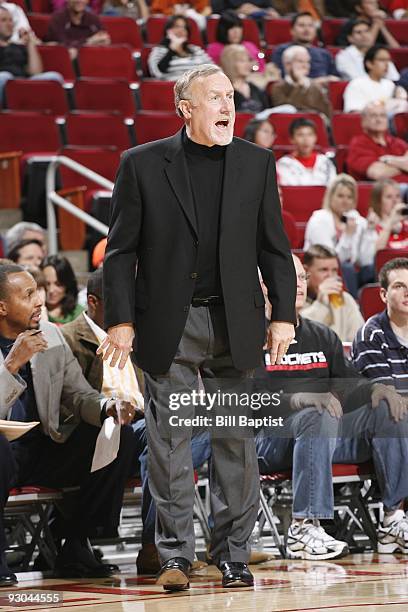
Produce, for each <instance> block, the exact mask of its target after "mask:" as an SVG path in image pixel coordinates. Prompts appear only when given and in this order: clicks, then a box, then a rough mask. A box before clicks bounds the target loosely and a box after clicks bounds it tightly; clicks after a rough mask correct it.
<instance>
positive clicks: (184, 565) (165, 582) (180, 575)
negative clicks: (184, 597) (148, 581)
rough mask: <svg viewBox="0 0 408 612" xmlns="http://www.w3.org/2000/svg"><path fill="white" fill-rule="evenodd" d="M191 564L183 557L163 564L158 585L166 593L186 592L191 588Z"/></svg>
mask: <svg viewBox="0 0 408 612" xmlns="http://www.w3.org/2000/svg"><path fill="white" fill-rule="evenodd" d="M190 567H191V565H190V562H189V561H188V560H187V559H184V558H183V557H174V558H173V559H169V560H168V561H166V563H164V564H163V566H162V568H161V570H160V573H159V575H158V577H157V581H156V584H158V585H161V586H162V587H163V589H164V590H165V591H185V590H186V589H189V588H190V582H189V578H188V576H189V572H190Z"/></svg>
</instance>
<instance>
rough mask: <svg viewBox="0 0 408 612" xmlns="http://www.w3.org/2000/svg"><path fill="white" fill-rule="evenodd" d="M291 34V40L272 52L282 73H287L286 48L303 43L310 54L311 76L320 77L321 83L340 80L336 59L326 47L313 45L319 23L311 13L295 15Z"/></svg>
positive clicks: (274, 61) (273, 59)
mask: <svg viewBox="0 0 408 612" xmlns="http://www.w3.org/2000/svg"><path fill="white" fill-rule="evenodd" d="M291 35H292V40H291V42H288V43H283V44H282V45H278V47H276V49H275V50H274V52H273V54H272V61H273V63H274V64H276V66H278V68H280V70H281V71H282V74H284V73H285V66H284V65H283V63H282V54H283V52H284V51H285V49H287V48H288V47H290V46H291V45H303V46H304V47H306V49H307V50H308V52H309V55H310V61H311V64H310V75H309V76H310V78H312V79H318V80H319V81H318V82H320V83H327V82H328V81H336V80H338V76H337V71H336V67H335V65H334V60H333V58H332V56H331V55H330V53H329V52H328V51H327V50H326V49H322V48H320V47H314V46H313V41H314V40H315V39H316V36H317V24H316V22H315V20H314V19H313V17H312V15H311V14H310V13H307V12H303V13H298V14H297V15H295V16H294V17H293V19H292V27H291Z"/></svg>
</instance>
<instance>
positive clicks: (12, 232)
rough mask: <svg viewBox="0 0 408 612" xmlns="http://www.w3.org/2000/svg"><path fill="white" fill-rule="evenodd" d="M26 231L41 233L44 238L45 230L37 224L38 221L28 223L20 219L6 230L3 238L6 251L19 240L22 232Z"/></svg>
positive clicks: (22, 234)
mask: <svg viewBox="0 0 408 612" xmlns="http://www.w3.org/2000/svg"><path fill="white" fill-rule="evenodd" d="M28 231H32V232H39V233H41V234H42V235H43V237H44V240H45V237H46V232H45V229H44V228H43V227H41V225H38V223H29V222H28V221H20V223H16V224H15V225H13V227H10V229H9V230H8V231H7V232H6V235H5V239H6V248H7V252H9V251H10V250H11V249H12V248H13V247H14V246H15V245H16V244H18V243H19V242H21V240H23V236H24V234H25V233H26V232H28Z"/></svg>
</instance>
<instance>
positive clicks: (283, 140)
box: [268, 113, 329, 147]
mask: <svg viewBox="0 0 408 612" xmlns="http://www.w3.org/2000/svg"><path fill="white" fill-rule="evenodd" d="M299 117H305V118H306V119H311V120H312V121H314V123H315V124H316V128H317V144H318V145H319V146H321V147H328V146H329V139H328V136H327V131H326V126H325V124H324V121H323V119H322V118H321V116H320V115H319V114H318V113H272V114H271V115H269V117H268V121H270V123H271V124H272V125H273V126H274V128H275V132H276V140H275V144H276V145H290V140H289V138H290V137H289V125H290V124H291V123H292V121H294V120H295V119H298V118H299Z"/></svg>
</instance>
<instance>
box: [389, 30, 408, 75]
mask: <svg viewBox="0 0 408 612" xmlns="http://www.w3.org/2000/svg"><path fill="white" fill-rule="evenodd" d="M405 23H406V24H407V25H406V26H405V27H406V29H407V30H408V23H407V20H405ZM388 51H389V52H390V54H391V58H392V61H393V62H394V64H395V65H396V67H397V68H398V70H403V69H404V68H406V67H407V66H408V48H407V47H401V48H400V49H388Z"/></svg>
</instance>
